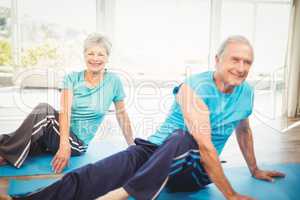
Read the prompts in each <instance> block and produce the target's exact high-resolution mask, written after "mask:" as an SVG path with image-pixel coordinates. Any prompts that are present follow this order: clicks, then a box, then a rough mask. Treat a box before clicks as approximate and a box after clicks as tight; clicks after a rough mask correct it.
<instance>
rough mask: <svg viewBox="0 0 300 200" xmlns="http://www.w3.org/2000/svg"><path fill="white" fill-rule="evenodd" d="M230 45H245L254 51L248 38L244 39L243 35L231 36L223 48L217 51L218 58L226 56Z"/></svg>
mask: <svg viewBox="0 0 300 200" xmlns="http://www.w3.org/2000/svg"><path fill="white" fill-rule="evenodd" d="M230 43H243V44H246V45H248V46H249V47H250V48H251V49H252V51H253V47H252V45H251V43H250V42H249V40H248V39H247V38H246V37H244V36H242V35H233V36H229V37H228V38H227V39H225V40H224V41H223V42H222V44H221V46H220V47H219V49H218V51H217V56H218V57H221V56H222V55H223V54H224V52H225V49H226V47H227V45H228V44H230Z"/></svg>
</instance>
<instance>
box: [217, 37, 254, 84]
mask: <svg viewBox="0 0 300 200" xmlns="http://www.w3.org/2000/svg"><path fill="white" fill-rule="evenodd" d="M252 62H253V50H252V48H251V47H250V46H249V45H247V44H245V43H241V42H231V43H229V44H228V45H227V46H226V48H225V50H224V52H223V54H222V55H221V56H216V77H215V78H216V79H219V80H216V83H217V85H218V83H222V84H223V85H225V86H227V87H234V86H238V85H240V84H242V82H243V81H244V80H245V79H246V78H247V76H248V73H249V70H250V68H251V65H252Z"/></svg>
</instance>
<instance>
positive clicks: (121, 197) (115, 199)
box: [0, 187, 129, 200]
mask: <svg viewBox="0 0 300 200" xmlns="http://www.w3.org/2000/svg"><path fill="white" fill-rule="evenodd" d="M128 197H129V194H128V193H127V192H126V190H124V188H122V187H121V188H118V189H115V190H113V191H111V192H109V193H107V194H105V195H103V196H101V197H99V198H97V199H96V200H127V199H128ZM0 200H1V199H0Z"/></svg>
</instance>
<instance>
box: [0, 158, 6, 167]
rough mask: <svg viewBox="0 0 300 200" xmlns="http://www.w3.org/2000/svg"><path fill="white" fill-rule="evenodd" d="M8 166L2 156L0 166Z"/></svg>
mask: <svg viewBox="0 0 300 200" xmlns="http://www.w3.org/2000/svg"><path fill="white" fill-rule="evenodd" d="M6 164H7V162H6V160H5V159H4V158H2V157H1V156H0V166H1V165H6Z"/></svg>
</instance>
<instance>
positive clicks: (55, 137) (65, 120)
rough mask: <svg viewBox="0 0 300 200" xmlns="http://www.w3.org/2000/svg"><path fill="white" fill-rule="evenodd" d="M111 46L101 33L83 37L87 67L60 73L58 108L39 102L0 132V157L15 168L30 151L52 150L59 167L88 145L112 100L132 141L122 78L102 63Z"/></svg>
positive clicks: (60, 168) (54, 162) (127, 140)
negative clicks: (19, 122) (11, 130)
mask: <svg viewBox="0 0 300 200" xmlns="http://www.w3.org/2000/svg"><path fill="white" fill-rule="evenodd" d="M110 49H111V44H110V42H109V41H108V40H107V39H106V38H105V37H103V36H101V35H98V34H92V35H90V36H88V37H87V39H86V40H85V43H84V58H85V64H86V69H85V70H83V71H80V72H73V73H71V74H68V75H66V76H65V77H64V81H63V90H62V92H61V109H60V112H59V113H58V112H57V111H56V110H55V109H54V108H52V107H51V106H50V105H48V104H45V103H41V104H39V105H38V106H37V107H35V108H34V109H33V111H32V112H31V113H30V114H29V115H28V117H27V118H26V119H25V120H24V122H23V123H22V125H21V126H20V127H19V128H18V129H17V130H16V131H15V132H14V133H11V134H2V135H0V163H2V164H5V163H9V164H11V165H13V166H15V167H17V168H19V167H20V166H21V165H22V164H23V162H24V160H25V158H26V157H27V156H28V155H35V154H38V153H41V152H50V153H52V154H54V158H53V160H52V168H53V170H54V172H55V173H60V172H61V171H62V170H63V169H64V167H65V166H66V165H67V164H68V161H69V158H70V156H78V155H82V154H83V153H84V152H85V151H86V149H87V146H88V144H89V142H90V141H91V139H92V138H93V137H94V135H95V133H96V131H97V129H98V127H99V125H100V124H101V122H102V121H103V118H104V116H105V113H106V112H107V110H108V109H109V107H110V105H111V103H112V102H113V103H114V105H115V108H116V116H117V121H118V122H119V125H120V127H121V129H122V132H123V134H124V137H125V139H126V142H127V144H128V145H131V144H133V136H132V129H131V126H130V121H129V118H128V115H127V112H126V110H125V104H124V97H125V94H124V89H123V86H122V83H121V81H120V79H119V77H118V76H117V75H116V74H114V73H111V72H108V71H107V70H106V68H105V66H106V63H107V62H108V56H109V54H110Z"/></svg>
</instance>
